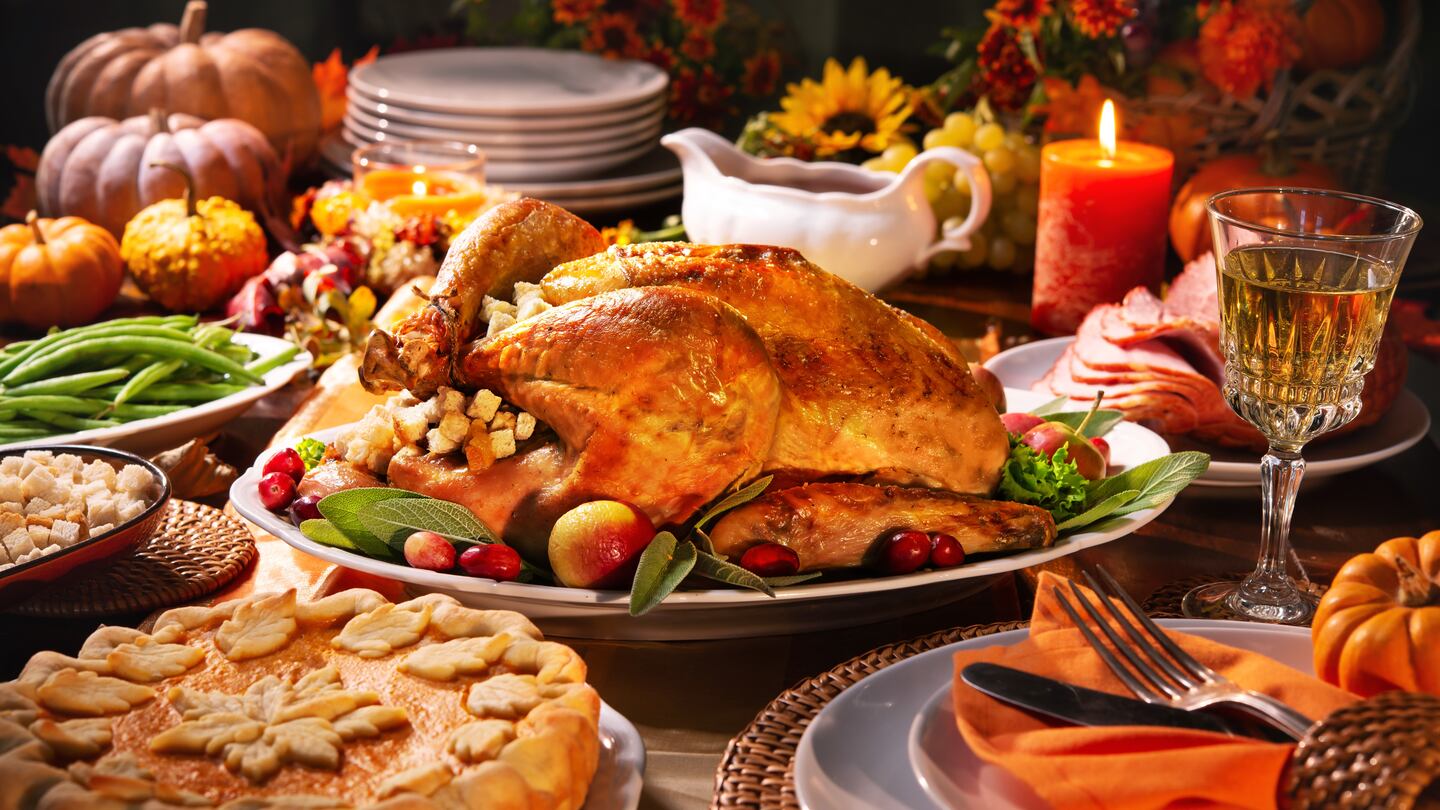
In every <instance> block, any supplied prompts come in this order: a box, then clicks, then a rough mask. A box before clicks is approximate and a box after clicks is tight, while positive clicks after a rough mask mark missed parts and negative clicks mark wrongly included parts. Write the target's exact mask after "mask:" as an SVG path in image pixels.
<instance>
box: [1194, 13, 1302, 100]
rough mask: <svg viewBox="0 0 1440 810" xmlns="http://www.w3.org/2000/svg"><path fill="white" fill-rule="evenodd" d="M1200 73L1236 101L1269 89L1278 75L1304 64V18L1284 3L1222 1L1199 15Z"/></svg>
mask: <svg viewBox="0 0 1440 810" xmlns="http://www.w3.org/2000/svg"><path fill="white" fill-rule="evenodd" d="M1198 13H1199V14H1200V15H1201V16H1202V18H1203V19H1204V21H1205V22H1204V23H1203V24H1202V25H1201V27H1200V42H1199V46H1200V69H1201V71H1202V72H1203V73H1204V75H1205V78H1206V79H1207V80H1209V81H1210V83H1211V84H1214V85H1215V86H1216V87H1218V88H1220V89H1221V90H1224V91H1225V92H1227V93H1230V94H1231V95H1233V96H1236V97H1237V98H1250V97H1251V96H1254V95H1255V93H1256V92H1258V91H1259V90H1260V88H1261V87H1262V86H1263V87H1264V88H1265V89H1267V90H1268V89H1270V85H1271V83H1272V82H1273V81H1274V77H1275V72H1276V71H1278V70H1280V69H1281V68H1285V67H1289V66H1290V65H1292V64H1294V62H1295V60H1296V59H1298V58H1300V43H1299V41H1298V40H1297V38H1296V37H1295V32H1296V31H1297V30H1298V28H1299V25H1300V20H1299V18H1298V17H1297V16H1296V15H1295V12H1294V11H1293V10H1291V8H1290V5H1289V3H1288V2H1285V0H1223V1H1222V2H1219V3H1214V4H1211V3H1203V4H1202V5H1201V8H1200V9H1199V12H1198Z"/></svg>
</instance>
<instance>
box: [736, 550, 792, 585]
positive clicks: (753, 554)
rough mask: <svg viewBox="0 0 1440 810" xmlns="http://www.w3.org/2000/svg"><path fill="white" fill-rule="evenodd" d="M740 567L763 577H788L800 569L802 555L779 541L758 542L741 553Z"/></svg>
mask: <svg viewBox="0 0 1440 810" xmlns="http://www.w3.org/2000/svg"><path fill="white" fill-rule="evenodd" d="M740 567H741V568H744V569H745V570H746V571H749V572H750V573H752V574H757V575H759V576H762V577H788V576H791V575H793V574H796V573H798V572H799V571H800V555H799V554H796V553H795V551H794V550H793V549H789V548H786V547H785V546H782V545H780V544H779V543H757V544H755V545H753V546H751V547H750V548H747V549H745V553H744V554H741V555H740Z"/></svg>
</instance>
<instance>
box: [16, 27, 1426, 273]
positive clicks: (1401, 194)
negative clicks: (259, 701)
mask: <svg viewBox="0 0 1440 810" xmlns="http://www.w3.org/2000/svg"><path fill="white" fill-rule="evenodd" d="M461 2H462V3H463V0H461ZM750 4H751V5H752V6H753V7H754V8H756V9H757V10H758V11H759V12H760V13H761V14H762V15H764V16H767V17H775V18H780V19H783V20H784V21H786V22H787V23H788V26H789V28H790V30H791V31H793V32H794V38H793V40H792V41H793V46H794V47H793V49H792V52H791V53H790V54H789V56H790V57H791V58H792V59H793V65H792V66H791V68H790V70H789V71H788V76H787V78H791V79H794V78H798V77H799V76H801V75H817V74H818V73H819V69H820V66H821V64H823V62H824V60H825V58H826V57H827V56H835V57H837V58H839V59H841V60H846V61H848V60H849V59H850V58H851V57H853V56H857V55H861V56H865V57H866V58H867V59H868V60H869V61H870V63H871V65H872V66H875V65H884V66H886V67H889V68H890V69H891V70H892V71H894V72H895V73H897V74H899V75H900V76H902V77H904V78H905V79H906V80H907V81H908V82H910V83H912V84H926V83H928V82H929V81H931V80H932V79H934V78H935V77H936V76H938V75H939V74H940V73H941V72H943V71H944V69H945V68H946V65H947V63H946V62H945V61H944V60H943V59H942V58H940V57H938V56H936V55H933V54H932V53H930V51H931V49H932V46H933V45H934V44H935V43H936V42H937V41H939V39H940V31H941V29H942V28H943V27H945V26H947V25H957V24H970V25H977V24H980V23H981V21H982V16H981V12H982V11H983V9H985V8H986V7H988V6H989V5H990V2H989V0H952V1H950V2H942V1H939V0H921V1H920V2H913V1H910V2H906V1H904V0H890V2H882V1H880V0H833V1H830V0H750ZM454 5H455V4H454V2H453V0H211V2H210V9H209V15H208V29H209V30H212V31H217V30H218V31H228V30H232V29H235V28H244V27H250V26H258V27H263V28H270V29H273V30H275V31H278V32H279V33H281V34H282V35H284V36H285V37H286V38H287V39H289V40H290V41H291V42H293V43H295V45H296V46H297V47H298V48H299V49H300V50H301V51H302V52H303V53H304V54H305V56H306V57H307V58H309V59H310V60H311V61H312V62H313V61H318V60H320V59H323V58H324V57H325V56H326V55H328V54H329V53H330V51H331V49H333V48H336V47H339V48H340V49H341V51H342V53H343V55H344V57H345V58H346V60H347V61H349V60H351V59H354V58H355V57H357V56H359V55H361V54H363V53H364V52H365V51H366V50H367V49H368V48H369V47H370V46H371V45H374V44H379V45H380V46H381V48H382V51H383V50H385V49H386V48H388V47H390V46H391V45H392V44H394V43H395V42H396V41H397V40H401V41H405V40H408V41H412V42H413V41H415V40H416V39H417V38H422V39H423V38H424V37H426V36H431V35H435V34H443V33H458V32H459V31H461V30H462V27H463V21H462V19H461V16H460V15H458V14H456V13H454V11H453V7H454ZM518 5H519V0H487V6H488V8H489V9H490V15H491V17H492V18H494V19H504V18H506V17H507V16H508V14H509V12H508V10H509V9H512V8H515V7H517V6H518ZM1386 5H1387V11H1390V12H1391V13H1390V15H1389V19H1390V24H1391V26H1392V28H1393V26H1394V25H1395V24H1396V14H1395V13H1394V9H1393V5H1392V4H1391V3H1390V2H1387V3H1386ZM1425 5H1427V6H1429V9H1428V10H1429V12H1430V14H1429V16H1428V18H1427V19H1425V21H1424V24H1423V25H1424V32H1423V35H1422V41H1421V43H1420V48H1419V54H1420V57H1419V58H1420V61H1421V64H1420V65H1419V66H1418V69H1417V71H1416V74H1417V75H1416V77H1415V82H1416V86H1415V94H1414V98H1415V104H1414V107H1413V109H1412V110H1411V111H1410V113H1409V115H1408V117H1407V118H1406V119H1405V120H1404V121H1397V122H1394V123H1395V125H1396V126H1397V130H1396V138H1395V141H1394V146H1393V148H1392V150H1391V153H1390V157H1389V163H1388V172H1387V175H1386V177H1387V182H1386V187H1385V188H1384V190H1383V192H1382V193H1383V194H1385V195H1386V196H1388V197H1389V198H1391V199H1394V200H1396V201H1398V202H1402V203H1405V204H1407V205H1410V206H1411V207H1413V208H1415V209H1416V210H1418V211H1419V212H1420V213H1421V215H1422V217H1424V218H1425V219H1426V220H1428V221H1430V222H1432V223H1434V224H1432V226H1431V227H1430V228H1427V229H1426V230H1425V231H1424V232H1422V234H1421V242H1420V245H1419V247H1418V249H1417V258H1418V257H1427V260H1425V261H1423V262H1416V263H1413V264H1412V266H1411V268H1410V272H1408V273H1407V275H1408V276H1411V278H1409V279H1407V281H1410V282H1414V281H1417V280H1418V279H1416V278H1414V277H1415V276H1419V275H1429V274H1430V273H1431V272H1440V260H1437V261H1435V262H1431V261H1429V260H1428V257H1430V256H1436V257H1440V190H1437V186H1440V160H1437V155H1436V147H1437V144H1440V138H1437V132H1440V103H1436V99H1437V93H1440V5H1437V4H1434V3H1426V4H1425ZM183 7H184V0H114V1H112V2H102V1H101V0H44V1H43V2H38V1H37V0H0V76H3V77H4V83H3V84H4V89H5V96H4V98H5V104H4V107H3V112H0V144H17V145H22V146H30V147H32V148H34V149H36V150H37V151H38V150H40V149H41V148H43V146H44V144H45V139H46V138H47V137H48V135H49V133H48V132H47V131H46V128H45V121H44V112H43V98H44V93H45V84H46V82H47V81H48V80H49V77H50V72H51V70H52V69H53V68H54V66H55V64H56V63H57V62H58V61H59V60H60V58H61V57H62V56H64V55H65V53H66V52H67V51H68V50H69V49H70V48H72V47H74V46H75V45H76V44H78V43H79V42H80V41H81V40H83V39H85V38H86V37H88V36H90V35H92V34H94V33H97V32H100V31H110V30H114V29H117V28H123V27H126V26H136V25H148V24H150V23H153V22H157V21H168V22H178V21H179V18H180V12H181V9H182V8H183ZM1393 33H1394V32H1393V31H1392V32H1391V35H1392V36H1393ZM737 123H738V122H737ZM4 182H5V181H4V180H0V184H3V183H4ZM3 191H4V189H3V188H0V193H3ZM1407 286H1408V285H1407Z"/></svg>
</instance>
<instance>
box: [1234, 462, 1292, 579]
mask: <svg viewBox="0 0 1440 810" xmlns="http://www.w3.org/2000/svg"><path fill="white" fill-rule="evenodd" d="M1304 474H1305V459H1303V458H1301V457H1300V454H1299V453H1298V452H1294V451H1289V450H1282V449H1279V448H1277V447H1276V446H1275V445H1273V444H1272V445H1270V450H1269V452H1267V453H1266V454H1265V457H1264V458H1262V459H1261V460H1260V501H1261V507H1262V509H1263V510H1264V514H1263V515H1262V516H1261V527H1260V565H1259V566H1257V567H1256V569H1255V571H1254V573H1252V574H1250V576H1248V577H1246V578H1245V581H1244V582H1243V583H1241V585H1240V591H1241V592H1242V596H1241V598H1242V599H1244V600H1246V601H1248V602H1251V603H1252V604H1254V603H1259V604H1270V605H1282V604H1286V603H1289V602H1292V601H1293V600H1294V599H1295V598H1296V597H1297V596H1298V593H1297V589H1296V587H1295V583H1294V582H1293V581H1292V580H1291V579H1290V577H1289V576H1288V575H1287V573H1286V563H1287V562H1288V561H1289V557H1290V516H1291V515H1292V514H1293V513H1294V511H1295V495H1296V494H1297V493H1298V492H1299V491H1300V478H1301V477H1302V476H1303V475H1304Z"/></svg>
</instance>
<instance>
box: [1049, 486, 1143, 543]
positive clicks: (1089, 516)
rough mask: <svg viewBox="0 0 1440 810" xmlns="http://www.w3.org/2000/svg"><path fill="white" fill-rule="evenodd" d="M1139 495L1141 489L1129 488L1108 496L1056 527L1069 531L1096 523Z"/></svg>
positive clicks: (1059, 529)
mask: <svg viewBox="0 0 1440 810" xmlns="http://www.w3.org/2000/svg"><path fill="white" fill-rule="evenodd" d="M1139 495H1140V490H1138V489H1127V490H1125V491H1124V492H1117V493H1115V494H1114V495H1111V496H1110V497H1108V498H1106V499H1105V500H1103V501H1101V502H1099V503H1097V504H1095V505H1094V506H1091V507H1090V508H1089V509H1086V510H1085V511H1084V512H1081V513H1080V514H1078V515H1076V516H1075V517H1072V518H1070V519H1069V520H1066V521H1064V522H1063V523H1060V524H1057V525H1056V526H1055V528H1056V530H1058V531H1062V532H1064V531H1069V530H1070V529H1079V528H1081V527H1084V526H1089V525H1090V524H1091V523H1094V522H1095V521H1097V520H1100V519H1101V518H1106V517H1109V516H1110V515H1111V514H1112V513H1113V512H1114V511H1115V510H1116V509H1119V508H1120V507H1122V506H1124V505H1125V504H1127V503H1130V502H1131V501H1133V500H1135V498H1137V497H1138V496H1139Z"/></svg>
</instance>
